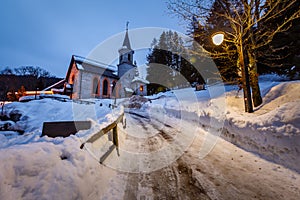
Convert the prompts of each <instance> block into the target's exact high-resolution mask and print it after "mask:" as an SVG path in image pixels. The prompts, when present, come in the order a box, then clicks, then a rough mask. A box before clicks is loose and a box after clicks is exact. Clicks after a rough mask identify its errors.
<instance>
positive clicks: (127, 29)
mask: <svg viewBox="0 0 300 200" xmlns="http://www.w3.org/2000/svg"><path fill="white" fill-rule="evenodd" d="M128 24H129V21H127V22H126V31H128Z"/></svg>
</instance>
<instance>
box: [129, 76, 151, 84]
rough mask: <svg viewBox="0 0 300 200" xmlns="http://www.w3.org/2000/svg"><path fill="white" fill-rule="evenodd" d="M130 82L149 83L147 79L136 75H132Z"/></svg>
mask: <svg viewBox="0 0 300 200" xmlns="http://www.w3.org/2000/svg"><path fill="white" fill-rule="evenodd" d="M131 82H132V83H133V82H141V83H144V84H149V83H150V82H149V81H147V80H145V79H143V78H141V77H138V76H136V77H134V79H132V81H131Z"/></svg>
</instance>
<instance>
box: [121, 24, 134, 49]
mask: <svg viewBox="0 0 300 200" xmlns="http://www.w3.org/2000/svg"><path fill="white" fill-rule="evenodd" d="M128 24H129V22H126V34H125V38H124V41H123V47H127V49H129V50H132V49H131V45H130V41H129V36H128Z"/></svg>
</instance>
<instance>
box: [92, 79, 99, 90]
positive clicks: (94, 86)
mask: <svg viewBox="0 0 300 200" xmlns="http://www.w3.org/2000/svg"><path fill="white" fill-rule="evenodd" d="M92 94H99V81H98V79H97V78H94V80H93V91H92Z"/></svg>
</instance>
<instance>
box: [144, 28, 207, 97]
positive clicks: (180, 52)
mask: <svg viewBox="0 0 300 200" xmlns="http://www.w3.org/2000/svg"><path fill="white" fill-rule="evenodd" d="M188 57H189V56H188V51H187V49H186V48H185V47H184V41H183V40H182V38H181V37H180V36H179V35H178V34H177V33H176V32H172V31H167V32H163V33H162V34H161V35H160V37H159V39H158V40H157V39H153V42H152V49H151V50H150V53H149V54H148V56H147V60H148V66H149V68H148V77H147V80H149V81H150V83H153V84H150V85H149V86H148V88H149V93H150V94H152V93H153V92H158V91H161V90H166V89H172V88H178V87H186V86H188V85H189V83H193V82H199V83H204V81H203V78H202V76H201V75H200V73H199V72H198V71H197V69H195V68H194V67H193V65H192V64H191V63H190V62H188V61H187V59H188ZM162 88H163V89H162Z"/></svg>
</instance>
